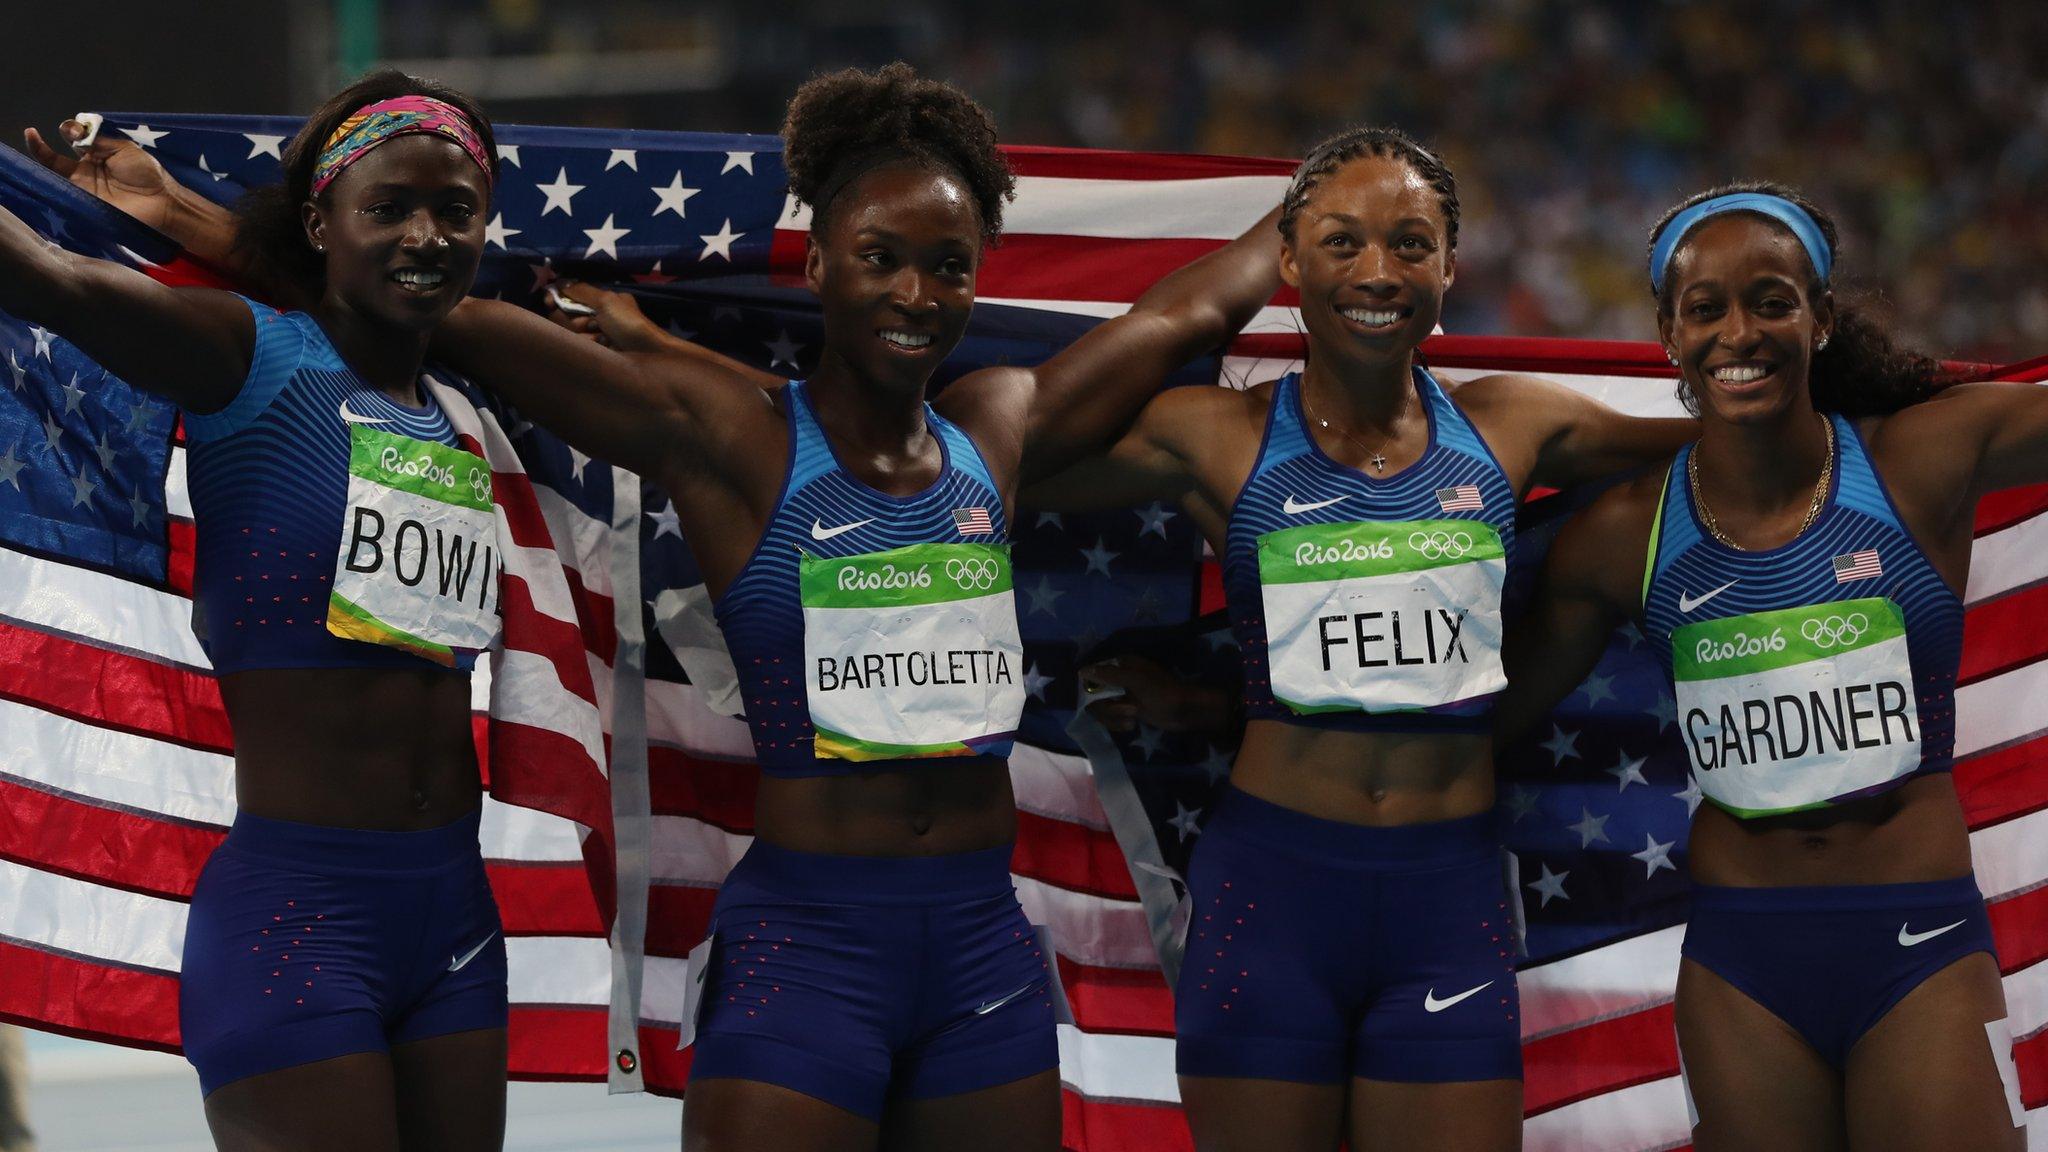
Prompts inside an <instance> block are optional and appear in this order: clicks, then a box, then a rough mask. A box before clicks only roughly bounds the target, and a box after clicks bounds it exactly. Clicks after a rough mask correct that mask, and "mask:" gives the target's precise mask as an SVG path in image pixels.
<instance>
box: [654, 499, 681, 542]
mask: <svg viewBox="0 0 2048 1152" xmlns="http://www.w3.org/2000/svg"><path fill="white" fill-rule="evenodd" d="M647 518H648V519H650V520H652V521H654V537H653V538H654V539H656V540H659V539H661V538H662V537H663V536H673V537H675V538H676V539H678V540H681V539H682V538H683V524H682V520H681V518H680V517H678V516H677V515H676V506H675V505H674V504H673V503H671V502H669V501H667V500H664V501H662V502H661V507H660V508H657V509H655V510H654V511H652V512H649V513H648V514H647Z"/></svg>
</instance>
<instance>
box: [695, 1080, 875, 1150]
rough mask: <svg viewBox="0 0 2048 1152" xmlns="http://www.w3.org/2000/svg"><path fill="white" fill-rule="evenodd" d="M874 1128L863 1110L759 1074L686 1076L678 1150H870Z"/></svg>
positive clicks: (871, 1148)
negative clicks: (707, 1077) (841, 1105)
mask: <svg viewBox="0 0 2048 1152" xmlns="http://www.w3.org/2000/svg"><path fill="white" fill-rule="evenodd" d="M880 1132H881V1129H880V1127H879V1126H878V1125H876V1124H875V1122H874V1121H872V1120H869V1119H868V1118H866V1117H865V1116H860V1115H858V1114H856V1113H853V1112H848V1111H847V1110H846V1109H844V1108H838V1107H835V1106H833V1105H831V1104H827V1103H825V1102H824V1101H823V1100H820V1099H818V1098H817V1097H815V1096H806V1095H804V1094H803V1093H801V1092H798V1091H797V1090H795V1089H794V1088H784V1087H782V1086H781V1085H779V1084H768V1083H764V1082H762V1081H759V1080H740V1079H736V1078H725V1077H720V1078H718V1079H715V1080H697V1081H692V1082H691V1084H690V1086H689V1091H688V1094H687V1095H686V1096H685V1098H684V1100H683V1152H755V1150H757V1149H763V1148H775V1149H787V1150H788V1152H874V1150H875V1149H876V1148H877V1147H878V1146H879V1138H880Z"/></svg>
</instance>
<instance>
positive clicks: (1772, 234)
mask: <svg viewBox="0 0 2048 1152" xmlns="http://www.w3.org/2000/svg"><path fill="white" fill-rule="evenodd" d="M1666 277H1667V279H1668V281H1669V287H1668V288H1667V291H1668V292H1669V293H1670V296H1669V299H1670V301H1671V305H1670V308H1669V309H1668V310H1665V311H1660V312H1659V314H1658V317H1657V327H1658V331H1659V333H1660V334H1661V335H1662V336H1663V339H1664V346H1665V347H1666V348H1668V349H1670V350H1671V351H1672V352H1673V353H1674V354H1675V355H1676V356H1677V358H1678V366H1679V372H1680V373H1681V375H1682V376H1683V377H1684V379H1685V386H1686V388H1687V390H1689V391H1690V392H1691V394H1692V395H1693V397H1694V398H1696V399H1697V400H1698V402H1699V407H1700V414H1701V415H1702V416H1703V417H1712V418H1719V419H1721V420H1725V421H1728V422H1730V423H1736V424H1749V423H1762V422H1766V421H1770V420H1774V419H1776V418H1778V417H1779V416H1781V415H1782V414H1783V413H1784V412H1785V411H1787V410H1788V409H1793V408H1797V407H1801V406H1810V404H1811V401H1810V400H1809V399H1808V396H1807V372H1808V369H1809V367H1810V366H1811V364H1812V361H1813V353H1814V348H1815V345H1817V344H1818V343H1819V342H1820V341H1821V340H1823V339H1825V338H1826V336H1827V334H1828V332H1829V330H1830V329H1831V328H1832V326H1833V324H1834V299H1833V297H1832V296H1830V295H1829V294H1828V293H1826V292H1825V291H1823V292H1821V293H1820V294H1819V295H1818V296H1815V295H1813V294H1812V292H1811V287H1812V284H1813V266H1812V265H1811V264H1810V263H1808V261H1807V258H1806V251H1805V249H1803V248H1801V247H1800V246H1799V241H1798V240H1796V239H1794V238H1793V236H1792V234H1791V233H1790V232H1788V231H1786V230H1785V229H1784V228H1783V227H1782V226H1780V225H1778V224H1776V223H1774V222H1772V221H1769V220H1766V219H1764V218H1763V217H1761V216H1757V215H1754V214H1751V213H1743V212H1736V213H1730V214H1728V215H1726V216H1716V217H1712V218H1710V219H1708V220H1707V221H1706V222H1705V223H1702V224H1700V225H1699V226H1698V227H1696V228H1694V229H1693V230H1692V232H1691V233H1689V234H1688V235H1687V236H1686V237H1685V239H1684V241H1682V242H1681V243H1680V244H1679V246H1678V250H1677V251H1676V252H1675V253H1674V254H1673V256H1672V258H1671V264H1670V268H1669V271H1668V272H1667V273H1666Z"/></svg>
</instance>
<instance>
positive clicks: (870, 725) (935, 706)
mask: <svg viewBox="0 0 2048 1152" xmlns="http://www.w3.org/2000/svg"><path fill="white" fill-rule="evenodd" d="M784 396H785V400H784V404H785V407H786V408H787V410H788V420H789V436H790V460H789V473H788V476H787V478H786V479H785V480H784V482H783V488H782V493H781V496H780V497H779V499H778V501H777V503H776V506H775V512H774V515H773V516H772V517H770V519H769V522H768V527H767V530H766V531H765V532H764V533H763V534H762V537H761V541H760V543H759V544H758V545H757V546H756V547H755V550H754V553H753V555H752V556H751V557H749V558H748V560H747V562H746V564H745V566H744V567H742V568H741V570H740V574H739V576H738V577H737V578H735V579H734V580H733V582H732V584H731V586H730V587H728V588H727V589H726V590H725V593H724V594H723V595H722V596H721V597H720V598H719V599H718V601H717V603H716V604H715V605H714V610H715V613H716V615H717V618H718V623H719V627H720V628H721V629H722V630H723V631H724V633H725V641H726V646H727V647H728V648H729V649H730V650H731V652H732V659H733V666H734V667H735V669H736V670H737V671H738V673H739V681H740V690H741V695H742V698H743V700H744V703H745V707H746V714H747V726H748V728H749V729H750V730H751V731H752V734H753V738H754V749H755V752H756V755H757V757H758V759H759V761H760V764H761V768H762V770H763V771H765V772H767V773H768V774H769V775H771V776H784V777H788V776H821V775H834V774H841V773H851V772H856V771H864V770H876V769H886V768H902V767H905V766H907V765H908V764H912V763H923V764H933V763H938V764H943V763H944V762H945V761H944V760H942V759H936V758H939V757H952V756H998V757H1000V756H1007V755H1009V752H1010V745H1011V741H1012V739H1013V737H1014V734H1015V731H1016V727H1017V721H1018V718H1019V717H1020V716H1021V715H1022V712H1023V702H1024V691H1023V686H1022V683H1023V667H1022V663H1021V660H1022V652H1021V646H1020V644H1019V642H1018V639H1017V622H1016V603H1015V599H1014V595H1013V593H1012V591H1011V579H1010V570H1009V544H1008V539H1009V529H1008V524H1007V518H1006V517H1005V516H1004V513H1003V500H1002V495H1001V493H1000V492H999V491H998V490H997V488H996V484H995V480H994V479H993V477H992V476H991V475H990V473H989V470H988V465H987V464H986V463H985V462H984V461H983V459H982V456H981V453H980V452H979V451H978V450H977V449H976V448H975V446H974V442H973V441H972V440H971V439H969V438H968V436H967V434H966V433H965V432H963V431H961V430H960V428H959V427H957V426H955V425H954V424H952V423H950V422H948V421H947V420H945V419H944V418H942V417H940V416H939V415H938V414H937V413H935V412H933V411H932V410H931V408H930V406H926V408H925V421H926V423H927V424H928V426H929V427H930V428H931V430H932V433H933V434H934V435H935V436H937V437H938V441H939V445H940V448H941V450H942V452H943V453H944V466H943V467H942V469H941V471H940V473H939V476H938V478H937V479H936V480H934V481H933V482H932V484H931V485H930V486H928V487H927V488H925V489H924V490H923V491H921V492H918V493H916V494H915V495H911V496H904V497H895V496H890V495H887V494H886V493H883V492H880V491H877V490H876V489H874V488H871V487H869V486H868V485H866V484H864V483H862V482H861V481H860V480H859V479H857V478H856V477H854V476H853V474H852V473H850V472H848V471H847V470H846V469H845V468H844V467H842V466H841V465H840V462H839V460H838V458H837V457H836V456H835V455H834V453H833V450H832V446H831V444H830V443H829V442H828V441H827V440H826V437H825V431H824V429H823V428H822V427H821V426H820V425H819V423H818V419H817V416H816V414H815V413H814V412H813V411H812V409H811V403H810V398H809V395H808V393H807V391H806V388H805V385H804V383H803V382H802V381H794V382H792V383H791V384H790V385H789V387H788V389H787V390H786V392H785V393H784Z"/></svg>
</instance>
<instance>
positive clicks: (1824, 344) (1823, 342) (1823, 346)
mask: <svg viewBox="0 0 2048 1152" xmlns="http://www.w3.org/2000/svg"><path fill="white" fill-rule="evenodd" d="M1813 350H1814V351H1815V352H1825V351H1827V350H1828V338H1827V337H1825V336H1823V337H1821V338H1820V343H1818V344H1815V345H1814V346H1813Z"/></svg>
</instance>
